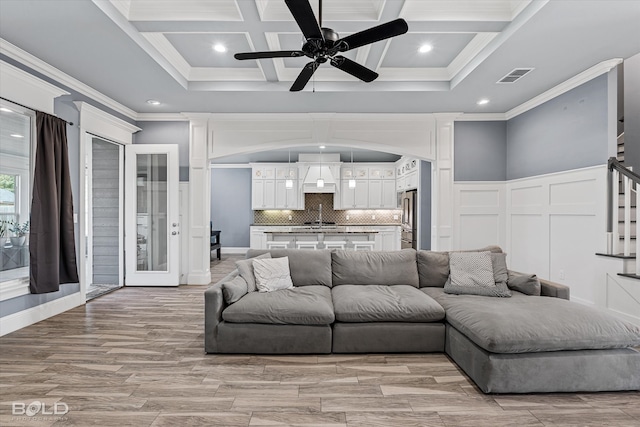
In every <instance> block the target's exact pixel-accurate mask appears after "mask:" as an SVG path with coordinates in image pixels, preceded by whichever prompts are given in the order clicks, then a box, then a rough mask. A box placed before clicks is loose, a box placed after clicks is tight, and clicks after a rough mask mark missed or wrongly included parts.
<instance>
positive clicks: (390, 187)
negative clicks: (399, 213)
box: [381, 180, 398, 209]
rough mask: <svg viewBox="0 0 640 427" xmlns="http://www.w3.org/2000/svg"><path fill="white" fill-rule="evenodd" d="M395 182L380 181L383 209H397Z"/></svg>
mask: <svg viewBox="0 0 640 427" xmlns="http://www.w3.org/2000/svg"><path fill="white" fill-rule="evenodd" d="M396 194H397V193H396V182H395V181H394V180H384V181H382V205H381V207H382V208H383V209H397V208H398V197H397V196H396Z"/></svg>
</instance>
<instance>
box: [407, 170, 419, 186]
mask: <svg viewBox="0 0 640 427" xmlns="http://www.w3.org/2000/svg"><path fill="white" fill-rule="evenodd" d="M404 187H405V190H415V189H416V188H418V172H417V171H416V172H411V173H409V174H407V176H406V177H405V185H404Z"/></svg>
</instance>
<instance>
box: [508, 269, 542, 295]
mask: <svg viewBox="0 0 640 427" xmlns="http://www.w3.org/2000/svg"><path fill="white" fill-rule="evenodd" d="M507 285H508V286H509V289H511V290H513V291H518V292H522V293H523V294H525V295H533V296H536V297H539V296H540V291H541V286H540V280H538V276H536V275H535V274H522V275H515V274H509V281H508V282H507Z"/></svg>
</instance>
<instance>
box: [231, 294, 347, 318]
mask: <svg viewBox="0 0 640 427" xmlns="http://www.w3.org/2000/svg"><path fill="white" fill-rule="evenodd" d="M222 318H223V319H224V320H225V321H227V322H231V323H268V324H281V325H330V324H331V323H333V321H334V320H335V316H334V314H333V304H332V302H331V290H330V289H329V288H327V287H326V286H304V287H299V288H293V289H285V290H280V291H274V292H250V293H248V294H247V295H245V296H244V297H242V298H241V299H240V301H238V302H236V303H235V304H232V305H230V306H229V307H227V308H226V309H225V310H224V311H223V312H222Z"/></svg>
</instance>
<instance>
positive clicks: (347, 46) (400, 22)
mask: <svg viewBox="0 0 640 427" xmlns="http://www.w3.org/2000/svg"><path fill="white" fill-rule="evenodd" d="M408 30H409V26H408V25H407V21H405V20H404V19H402V18H400V19H395V20H393V21H389V22H387V23H386V24H382V25H378V26H376V27H371V28H369V29H367V30H364V31H360V32H358V33H354V34H351V35H350V36H347V37H345V38H343V39H340V40H338V41H337V42H336V44H335V46H336V48H337V50H338V51H340V52H346V51H348V50H351V49H355V48H357V47H360V46H364V45H366V44H370V43H375V42H377V41H380V40H384V39H388V38H390V37H395V36H399V35H401V34H404V33H406V32H407V31H408Z"/></svg>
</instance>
